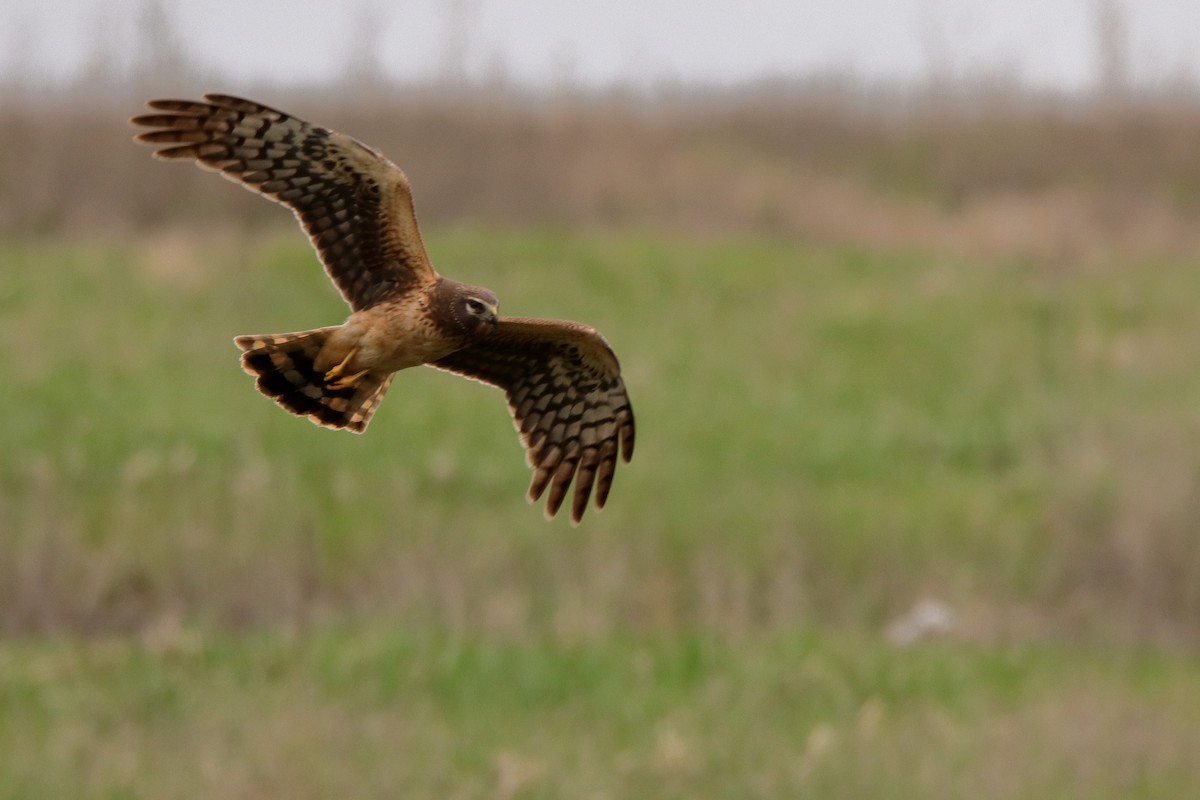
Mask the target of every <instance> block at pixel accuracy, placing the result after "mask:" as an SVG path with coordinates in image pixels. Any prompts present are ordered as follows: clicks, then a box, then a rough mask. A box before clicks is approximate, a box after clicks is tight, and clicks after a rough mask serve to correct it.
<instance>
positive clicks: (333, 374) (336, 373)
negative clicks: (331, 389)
mask: <svg viewBox="0 0 1200 800" xmlns="http://www.w3.org/2000/svg"><path fill="white" fill-rule="evenodd" d="M356 355H358V348H357V347H355V348H354V349H353V350H351V351H350V352H349V353H346V357H345V358H343V359H342V360H341V362H340V363H339V364H338V365H337V366H336V367H332V368H331V369H329V371H327V372H326V373H325V382H326V383H331V382H333V381H334V380H335V379H336V378H338V377H340V376H341V374H342V372H343V371H344V370H345V369H346V365H347V364H349V363H350V359H352V358H354V357H355V356H356ZM361 375H362V373H361V372H360V373H359V376H361Z"/></svg>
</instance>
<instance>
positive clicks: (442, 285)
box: [131, 94, 634, 523]
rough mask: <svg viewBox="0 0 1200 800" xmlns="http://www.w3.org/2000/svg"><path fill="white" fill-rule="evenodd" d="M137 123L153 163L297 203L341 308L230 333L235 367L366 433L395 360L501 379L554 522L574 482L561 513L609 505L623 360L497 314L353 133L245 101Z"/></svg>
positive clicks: (305, 408)
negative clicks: (238, 359) (187, 167)
mask: <svg viewBox="0 0 1200 800" xmlns="http://www.w3.org/2000/svg"><path fill="white" fill-rule="evenodd" d="M147 105H148V106H149V108H151V109H154V111H155V112H156V113H152V114H145V115H142V116H138V117H134V118H133V119H132V120H131V122H132V123H133V124H134V125H136V126H139V127H142V128H148V129H149V130H147V131H144V132H142V133H140V134H138V136H137V137H136V138H137V141H139V142H143V143H145V144H150V145H157V146H159V149H158V150H156V151H155V153H154V155H155V157H156V158H162V159H184V160H188V161H195V162H196V163H197V164H199V165H200V166H201V167H204V168H205V169H210V170H215V171H218V172H220V173H221V174H222V175H223V176H225V177H226V178H228V179H230V180H232V181H236V182H238V183H240V184H241V185H242V186H244V187H245V188H247V189H250V190H251V191H255V192H258V193H259V194H262V195H264V196H265V197H268V198H270V199H271V200H274V201H276V202H278V203H282V204H283V205H285V206H287V207H289V208H290V209H292V211H293V212H294V213H295V215H296V217H297V218H298V219H299V221H300V224H301V225H302V226H303V227H304V230H305V231H306V232H307V233H308V236H309V238H310V239H311V240H312V244H313V246H314V247H315V248H316V251H317V253H318V255H319V256H320V259H321V262H322V263H323V264H324V266H325V271H326V273H327V274H328V275H329V277H330V278H331V279H332V280H333V282H334V284H335V285H336V286H337V287H338V289H339V290H340V291H341V293H342V296H343V297H344V298H345V299H346V302H347V303H348V304H349V305H350V309H351V314H350V317H349V318H348V319H347V320H346V321H345V322H344V323H342V324H341V325H334V326H331V327H327V328H316V329H315V330H310V331H302V332H299V333H280V334H267V335H256V336H239V337H237V338H236V339H234V342H235V343H236V344H237V346H238V347H240V348H241V349H242V351H243V353H242V367H243V369H245V370H246V372H248V373H250V374H251V375H255V376H257V378H258V381H257V385H258V390H259V391H260V392H262V393H263V394H265V395H267V396H268V397H270V398H272V399H273V400H274V401H275V402H276V403H278V404H279V405H281V406H283V407H284V408H285V409H287V410H288V411H290V412H291V413H293V414H296V415H299V416H304V417H308V418H309V419H311V420H312V421H313V422H315V423H316V424H318V425H323V426H325V427H328V428H345V429H348V430H351V431H354V432H355V433H362V432H363V431H364V430H366V428H367V423H369V422H370V421H371V416H372V415H373V414H374V413H375V409H376V408H378V406H379V402H380V401H381V400H382V399H383V395H384V393H385V392H386V391H387V389H388V386H389V385H390V384H391V382H392V378H393V377H395V373H396V372H397V371H398V370H402V369H405V368H407V367H414V366H417V365H418V364H427V365H429V366H431V367H436V368H437V369H441V370H446V371H448V372H455V373H458V374H459V375H464V376H466V377H468V378H473V379H475V380H477V381H481V382H483V383H487V384H491V385H493V386H498V387H499V388H501V389H503V390H504V393H505V395H506V396H507V398H508V408H509V411H510V412H511V413H512V417H513V424H514V425H515V427H516V428H517V430H518V432H519V433H520V436H521V442H522V444H524V446H525V449H526V461H527V462H528V463H529V466H530V467H532V469H533V480H532V481H531V483H530V485H529V500H530V502H536V501H537V500H538V499H539V498H540V497H541V496H542V494H543V493H544V492H545V491H546V489H547V488H549V494H548V496H547V501H546V516H547V518H550V517H553V516H554V515H555V514H556V513H557V512H558V509H559V507H560V506H561V505H562V502H563V500H564V498H565V497H566V494H567V490H568V487H569V486H570V485H571V482H572V480H574V483H575V493H574V497H573V499H572V502H571V521H572V522H574V523H578V522H579V520H580V519H581V518H582V516H583V512H584V511H585V509H586V508H587V504H588V499H589V498H590V497H591V496H593V488H594V489H595V491H594V496H595V504H596V507H597V508H602V507H603V506H604V502H605V500H606V499H607V498H608V492H609V489H610V488H611V486H612V480H613V472H614V471H615V469H616V464H617V454H618V451H619V452H620V455H621V456H622V458H623V459H624V460H625V461H629V459H630V457H631V456H632V455H633V440H634V426H633V409H632V407H631V406H630V404H629V397H628V395H627V394H626V393H625V383H624V381H622V380H621V369H620V365H619V364H618V363H617V357H616V356H615V355H614V354H613V351H612V349H611V348H610V347H609V346H608V343H607V342H605V341H604V337H602V336H601V335H600V333H599V332H598V331H596V330H595V329H593V328H590V327H588V326H586V325H581V324H580V323H577V322H562V321H558V320H547V319H530V318H525V317H502V316H500V315H499V313H498V310H497V301H496V296H495V295H494V294H492V292H490V291H488V290H487V289H483V288H480V287H478V286H468V285H467V284H465V283H459V282H458V281H454V280H450V279H449V278H444V277H442V276H441V275H439V274H438V273H437V271H436V270H435V269H434V268H433V264H432V263H430V261H429V256H428V255H427V254H426V253H425V247H424V245H422V243H421V234H420V232H419V231H418V230H417V219H416V216H415V214H414V212H413V202H412V194H411V192H410V190H409V186H408V179H407V178H406V177H405V175H404V172H402V171H401V170H400V168H399V167H397V166H396V165H395V164H393V163H392V162H391V161H389V160H388V159H386V158H384V157H383V156H382V155H381V154H379V153H378V152H376V151H375V150H373V149H372V148H370V147H368V146H366V145H364V144H362V143H361V142H358V141H356V140H354V139H352V138H350V137H349V136H345V135H343V134H340V133H337V132H335V131H331V130H328V129H326V128H321V127H317V126H316V125H311V124H309V123H307V122H305V121H303V120H301V119H297V118H296V117H293V116H291V115H289V114H285V113H283V112H282V111H276V110H275V109H273V108H268V107H267V106H263V105H259V104H258V103H254V102H251V101H249V100H242V99H240V98H237V97H229V96H226V95H220V94H207V95H205V96H204V102H198V101H190V100H153V101H151V102H150V103H148V104H147Z"/></svg>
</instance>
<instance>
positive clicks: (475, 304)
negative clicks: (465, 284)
mask: <svg viewBox="0 0 1200 800" xmlns="http://www.w3.org/2000/svg"><path fill="white" fill-rule="evenodd" d="M467 311H468V312H470V313H472V314H474V315H476V316H480V315H482V314H483V313H484V312H486V311H487V306H485V305H484V304H483V303H481V302H479V301H478V300H476V299H475V298H474V297H471V298H468V299H467Z"/></svg>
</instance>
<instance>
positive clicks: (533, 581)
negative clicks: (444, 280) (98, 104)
mask: <svg viewBox="0 0 1200 800" xmlns="http://www.w3.org/2000/svg"><path fill="white" fill-rule="evenodd" d="M427 244H428V245H429V249H430V251H431V253H432V255H433V258H434V260H435V263H437V264H438V267H439V269H440V270H441V271H442V272H444V273H445V274H448V275H450V276H453V277H456V278H459V279H462V280H466V281H469V282H474V283H480V284H483V285H486V286H488V287H489V288H492V289H493V290H495V291H496V293H497V294H498V295H499V296H500V298H501V308H502V311H504V312H506V313H509V314H514V315H533V316H556V317H564V318H569V319H579V320H582V321H586V322H589V323H591V324H593V325H595V326H596V327H598V328H599V329H601V330H602V331H603V332H604V333H605V334H606V336H607V337H608V339H609V341H610V342H611V343H612V345H613V347H614V349H615V350H616V352H617V353H618V355H619V356H620V358H621V360H622V364H623V367H624V370H625V374H626V379H627V383H628V385H629V388H630V393H631V396H632V399H633V403H634V408H635V411H636V413H637V422H638V445H637V455H636V457H635V458H634V461H633V463H632V464H631V465H628V467H623V468H621V469H619V470H618V473H617V478H616V482H615V485H614V487H613V492H612V495H611V497H610V500H609V507H608V508H607V509H606V510H605V511H604V512H603V513H601V514H595V513H594V512H589V514H588V516H587V517H585V519H584V523H583V525H582V526H580V527H579V528H571V527H570V526H569V525H568V524H567V523H566V521H565V520H563V519H559V520H555V521H553V522H550V523H547V522H545V521H544V520H543V519H542V514H541V510H540V508H537V507H530V506H528V505H527V504H526V503H525V502H524V500H523V499H522V498H523V493H524V489H525V486H526V484H527V481H528V472H527V470H526V469H525V467H524V465H523V458H522V454H521V450H520V446H519V444H518V441H517V438H516V435H515V433H514V432H513V430H512V427H511V424H510V423H509V421H508V417H507V413H506V410H505V408H504V403H503V400H502V397H501V395H500V393H499V392H497V391H495V390H492V389H488V388H486V387H482V386H479V385H476V384H470V383H467V382H464V381H462V380H461V379H459V378H455V377H453V376H449V375H444V374H441V373H437V372H435V371H432V370H412V371H409V372H406V373H403V374H402V375H400V376H399V377H398V378H397V380H396V382H395V383H394V384H393V386H392V388H391V390H390V392H389V394H388V397H387V399H386V400H385V402H384V403H383V405H382V407H381V409H380V411H379V412H378V414H377V416H376V417H375V420H374V421H373V422H372V425H371V429H370V431H369V432H368V434H367V435H365V436H362V437H356V436H353V435H350V434H345V433H338V432H332V431H327V430H323V429H319V428H317V427H315V426H313V425H311V424H309V423H308V422H306V421H304V420H299V419H296V418H294V417H290V416H289V415H287V414H285V413H283V412H282V411H281V410H280V409H278V408H277V407H275V406H274V405H273V404H272V403H270V402H269V401H268V400H266V399H265V398H263V397H262V396H260V395H259V394H258V393H257V392H255V391H254V389H253V384H252V381H251V379H250V378H249V377H247V376H246V375H244V374H243V373H242V372H241V370H240V368H239V366H238V363H237V351H236V349H235V348H234V346H233V344H232V342H231V341H230V340H231V338H232V337H233V336H234V335H236V334H241V333H267V332H282V331H290V330H300V329H305V328H310V327H316V326H320V325H328V324H333V323H336V322H338V321H340V320H341V319H343V318H344V316H345V314H346V311H345V308H344V306H343V305H342V304H341V301H340V299H339V298H338V297H337V295H336V293H335V292H334V290H333V289H332V288H331V287H330V286H329V284H328V282H327V281H326V280H325V278H324V276H323V275H321V273H320V270H319V269H318V268H317V266H316V264H315V260H314V258H313V256H312V255H311V252H310V251H309V250H308V248H307V246H306V244H305V243H304V242H303V241H302V239H301V238H300V237H298V236H296V235H294V234H291V235H289V236H288V237H287V238H283V239H278V240H276V239H273V238H268V239H267V240H265V241H260V242H256V243H248V242H247V241H243V240H242V239H240V238H238V237H235V236H232V235H224V234H222V235H216V236H212V237H208V238H201V237H197V236H194V235H193V236H188V235H162V236H158V237H154V238H147V239H144V240H139V241H137V242H119V241H114V242H109V243H97V244H95V245H92V246H88V245H85V244H81V243H66V244H51V243H48V242H44V241H27V242H9V243H7V244H5V245H4V246H3V254H2V260H3V262H4V267H3V275H2V276H0V336H2V337H3V341H4V342H5V345H4V346H3V347H0V369H3V371H4V374H5V375H6V376H8V377H7V379H8V386H7V391H5V392H4V393H3V395H2V396H0V414H2V417H3V419H4V420H5V424H4V425H3V426H0V449H2V450H3V452H4V453H5V455H4V457H3V458H2V459H0V530H2V531H3V533H2V534H0V631H3V633H4V638H3V639H2V640H0V798H7V797H12V798H33V797H111V798H126V797H129V798H143V797H144V798H158V797H168V798H169V797H205V796H220V797H256V798H257V797H314V798H316V797H330V796H346V797H374V796H378V797H396V796H401V797H405V798H418V797H430V798H450V797H596V798H601V797H611V798H619V797H639V798H642V797H645V798H654V797H680V798H684V797H688V798H691V797H763V798H775V797H787V796H803V795H812V796H820V797H863V796H887V797H914V798H916V797H964V796H967V797H973V796H978V797H1004V798H1018V797H1020V798H1025V797H1030V798H1032V797H1063V796H1072V795H1074V796H1080V797H1113V798H1118V797H1120V798H1125V797H1164V798H1165V797H1180V796H1186V795H1187V794H1189V792H1190V791H1191V790H1194V789H1195V787H1196V786H1198V785H1200V766H1197V765H1196V764H1195V763H1194V761H1195V759H1194V758H1193V756H1194V753H1196V752H1200V733H1197V731H1200V726H1198V725H1197V723H1200V662H1198V660H1197V658H1196V655H1195V653H1196V644H1197V641H1198V640H1200V628H1197V623H1196V620H1197V619H1200V538H1198V537H1197V536H1196V535H1195V534H1196V518H1197V512H1200V491H1198V490H1197V486H1200V481H1198V479H1200V412H1198V411H1197V409H1200V314H1196V313H1195V309H1196V298H1197V297H1200V269H1197V265H1195V264H1192V263H1189V262H1186V261H1183V260H1180V259H1169V258H1150V257H1145V258H1139V259H1135V260H1124V261H1122V260H1118V259H1115V258H1113V259H1111V260H1103V259H1099V260H1089V261H1086V262H1084V261H1082V260H1080V259H1070V260H1067V261H1064V262H1063V263H1048V262H1044V261H1041V260H1037V259H1016V258H993V259H980V260H967V259H964V258H961V257H957V256H946V255H939V254H936V253H917V252H910V253H899V254H897V253H886V254H885V253H878V252H873V251H868V250H854V249H845V248H837V247H806V246H804V245H801V244H797V243H794V242H786V241H771V240H756V239H720V240H712V241H703V240H693V241H686V240H683V239H678V238H666V237H656V236H650V235H634V234H589V235H568V234H563V233H557V232H552V231H534V232H505V231H496V230H486V229H459V230H441V231H434V232H431V234H430V235H429V236H428V237H427ZM923 597H936V598H940V599H942V600H944V601H946V602H947V603H949V604H950V605H951V606H952V607H953V608H954V609H955V610H956V612H957V614H958V619H959V629H958V631H957V632H956V633H955V634H954V635H953V636H951V637H948V638H947V639H945V640H943V641H938V642H933V643H922V644H918V645H916V646H914V647H911V648H907V649H893V648H891V647H889V646H888V645H887V644H886V643H885V641H884V639H883V635H882V629H883V627H884V625H885V624H886V623H887V621H888V620H889V619H891V618H892V617H894V616H896V615H898V614H900V613H901V612H903V611H905V610H906V609H907V608H908V607H910V606H911V605H912V604H913V602H915V601H916V600H918V599H920V598H923Z"/></svg>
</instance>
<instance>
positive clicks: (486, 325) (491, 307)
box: [435, 278, 500, 336]
mask: <svg viewBox="0 0 1200 800" xmlns="http://www.w3.org/2000/svg"><path fill="white" fill-rule="evenodd" d="M435 294H436V299H435V303H437V304H438V305H439V306H440V307H441V308H442V310H443V311H444V312H445V313H444V314H443V315H442V316H443V319H445V320H446V322H447V323H448V325H449V327H452V328H454V329H455V330H456V331H457V332H458V333H463V334H466V335H468V336H482V335H484V334H486V333H489V332H490V331H491V330H492V329H493V328H495V327H496V323H497V322H498V321H499V319H500V310H499V306H500V303H499V301H498V300H497V299H496V295H495V294H493V293H492V292H491V291H490V290H488V289H484V288H483V287H481V286H468V285H467V284H465V283H459V282H457V281H451V280H447V279H445V278H443V279H442V282H441V285H439V286H438V288H437V290H436V292H435Z"/></svg>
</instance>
